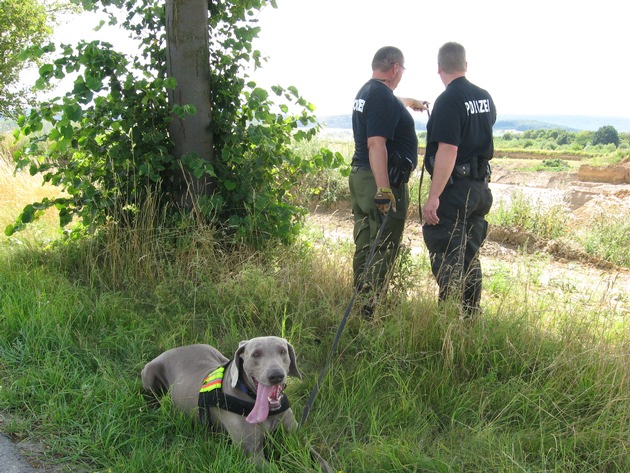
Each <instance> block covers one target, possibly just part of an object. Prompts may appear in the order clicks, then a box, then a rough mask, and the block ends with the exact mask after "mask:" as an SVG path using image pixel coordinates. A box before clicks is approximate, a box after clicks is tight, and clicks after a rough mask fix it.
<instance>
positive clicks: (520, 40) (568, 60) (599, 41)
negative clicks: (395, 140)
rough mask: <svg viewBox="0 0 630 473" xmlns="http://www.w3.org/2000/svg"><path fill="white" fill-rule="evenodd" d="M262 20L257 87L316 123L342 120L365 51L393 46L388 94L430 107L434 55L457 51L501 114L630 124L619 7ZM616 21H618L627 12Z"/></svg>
mask: <svg viewBox="0 0 630 473" xmlns="http://www.w3.org/2000/svg"><path fill="white" fill-rule="evenodd" d="M277 1H278V9H272V8H267V9H266V10H264V11H263V12H262V13H261V15H260V20H261V26H262V34H261V35H260V41H259V42H258V43H257V45H258V47H259V49H261V50H262V51H263V52H265V53H266V54H267V55H268V56H270V58H271V59H270V62H269V63H268V64H267V66H266V67H265V71H264V73H262V74H260V78H261V80H264V82H265V83H280V84H281V85H284V84H290V85H295V86H296V87H297V88H298V90H299V91H300V92H301V93H302V95H303V96H305V98H307V99H308V100H310V101H311V102H313V103H315V104H316V105H317V106H318V109H319V111H320V112H321V113H322V114H336V113H350V111H351V106H352V102H353V99H354V96H355V94H356V92H357V90H358V89H359V87H360V86H361V85H362V84H363V83H364V82H365V81H366V80H367V79H368V78H369V77H370V75H371V68H370V64H371V61H372V57H373V55H374V52H375V51H376V50H377V49H378V48H380V47H381V46H385V45H393V46H397V47H399V48H400V49H401V50H402V51H403V53H404V55H405V60H406V64H405V66H406V68H407V70H406V71H405V73H404V74H405V75H404V76H403V79H402V81H401V83H400V85H399V87H398V89H397V90H396V93H397V94H398V95H401V96H412V97H416V98H421V99H425V100H429V101H430V102H433V101H434V100H435V98H436V97H437V95H439V94H440V92H442V90H443V85H442V82H441V81H440V78H439V76H438V75H437V51H438V49H439V47H440V46H441V45H442V44H443V43H445V42H447V41H457V42H459V43H461V44H463V45H464V47H465V48H466V51H467V59H468V74H467V76H468V78H469V79H470V80H471V81H472V82H474V83H476V84H477V85H479V86H481V87H483V88H485V89H487V90H488V91H489V92H490V93H491V95H492V96H493V98H494V101H495V103H496V106H497V109H498V111H499V114H502V113H503V114H562V115H565V114H566V115H589V114H591V115H602V116H603V115H610V116H620V117H630V60H629V59H628V58H629V57H630V47H629V46H630V36H628V16H627V14H626V13H623V12H622V11H621V8H622V4H623V3H622V2H619V1H612V0H599V1H597V2H579V1H575V0H573V1H566V0H544V1H543V0H530V1H528V2H513V1H509V0H507V1H488V0H447V1H431V2H426V1H420V0H387V1H383V0H316V1H314V0H308V1H307V0H277ZM623 8H624V11H625V7H623Z"/></svg>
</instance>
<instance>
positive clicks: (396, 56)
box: [372, 46, 405, 72]
mask: <svg viewBox="0 0 630 473" xmlns="http://www.w3.org/2000/svg"><path fill="white" fill-rule="evenodd" d="M394 64H400V65H401V66H402V67H405V57H404V56H403V53H402V51H401V50H400V49H398V48H395V47H394V46H384V47H382V48H381V49H379V50H378V51H376V54H375V55H374V59H372V70H373V71H381V72H386V71H389V70H390V69H391V68H392V66H393V65H394Z"/></svg>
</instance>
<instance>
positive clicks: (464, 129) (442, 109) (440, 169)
mask: <svg viewBox="0 0 630 473" xmlns="http://www.w3.org/2000/svg"><path fill="white" fill-rule="evenodd" d="M466 68H467V63H466V51H465V49H464V47H463V46H462V45H461V44H458V43H453V42H450V43H446V44H444V45H443V46H442V47H441V48H440V50H439V53H438V74H439V75H440V78H441V79H442V82H443V83H444V86H445V87H446V90H445V91H444V92H442V94H440V96H439V97H438V98H437V99H436V101H435V104H434V107H433V113H432V114H431V117H430V119H429V121H428V123H427V146H426V153H425V160H424V164H425V166H426V169H427V171H428V172H429V174H431V188H430V190H429V196H428V198H427V201H426V202H425V204H424V206H423V207H422V210H421V212H422V216H423V217H424V225H423V227H422V232H423V237H424V241H425V243H426V245H427V248H428V250H429V254H430V257H431V270H432V272H433V275H434V276H435V278H436V280H437V283H438V286H439V300H440V301H445V300H447V299H452V300H454V301H456V302H457V303H458V304H461V307H462V315H463V317H464V318H468V317H474V316H475V315H477V314H478V313H479V312H480V308H479V301H480V298H481V281H482V272H481V265H480V263H479V249H480V247H481V245H482V244H483V242H484V240H485V238H486V235H487V230H488V222H487V221H486V219H485V216H486V215H487V214H488V212H489V211H490V207H491V206H492V193H491V191H490V189H489V187H488V182H489V180H490V164H489V161H490V159H492V156H493V153H494V146H493V138H492V126H493V125H494V123H495V121H496V116H497V114H496V109H495V106H494V102H493V101H492V97H491V96H490V94H488V92H486V91H485V90H483V89H481V88H479V87H477V86H476V85H474V84H472V83H471V82H469V81H468V79H467V78H466V76H465V75H466Z"/></svg>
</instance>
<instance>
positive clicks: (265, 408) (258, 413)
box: [245, 384, 273, 424]
mask: <svg viewBox="0 0 630 473" xmlns="http://www.w3.org/2000/svg"><path fill="white" fill-rule="evenodd" d="M272 389H273V387H271V386H264V385H262V384H258V389H257V391H256V403H255V404H254V408H253V409H252V412H250V413H249V415H248V416H247V418H246V419H245V420H246V421H247V422H249V423H250V424H258V423H259V422H263V421H265V420H266V419H267V417H268V416H269V397H270V396H271V391H272Z"/></svg>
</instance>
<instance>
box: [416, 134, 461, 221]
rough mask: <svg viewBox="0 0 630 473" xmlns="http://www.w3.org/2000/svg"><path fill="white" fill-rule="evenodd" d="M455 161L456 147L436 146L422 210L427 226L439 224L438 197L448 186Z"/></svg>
mask: <svg viewBox="0 0 630 473" xmlns="http://www.w3.org/2000/svg"><path fill="white" fill-rule="evenodd" d="M456 159H457V146H455V145H449V144H448V143H442V142H440V143H439V144H438V150H437V153H435V165H434V167H433V175H432V176H431V188H430V189H429V197H428V198H427V201H426V203H425V204H424V207H423V208H422V213H423V215H424V221H425V222H426V223H427V224H429V225H437V224H438V223H440V219H439V218H438V216H437V210H438V208H439V206H440V196H441V195H442V192H443V191H444V188H445V187H446V184H448V181H449V179H450V177H451V173H452V172H453V167H454V166H455V160H456Z"/></svg>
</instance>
